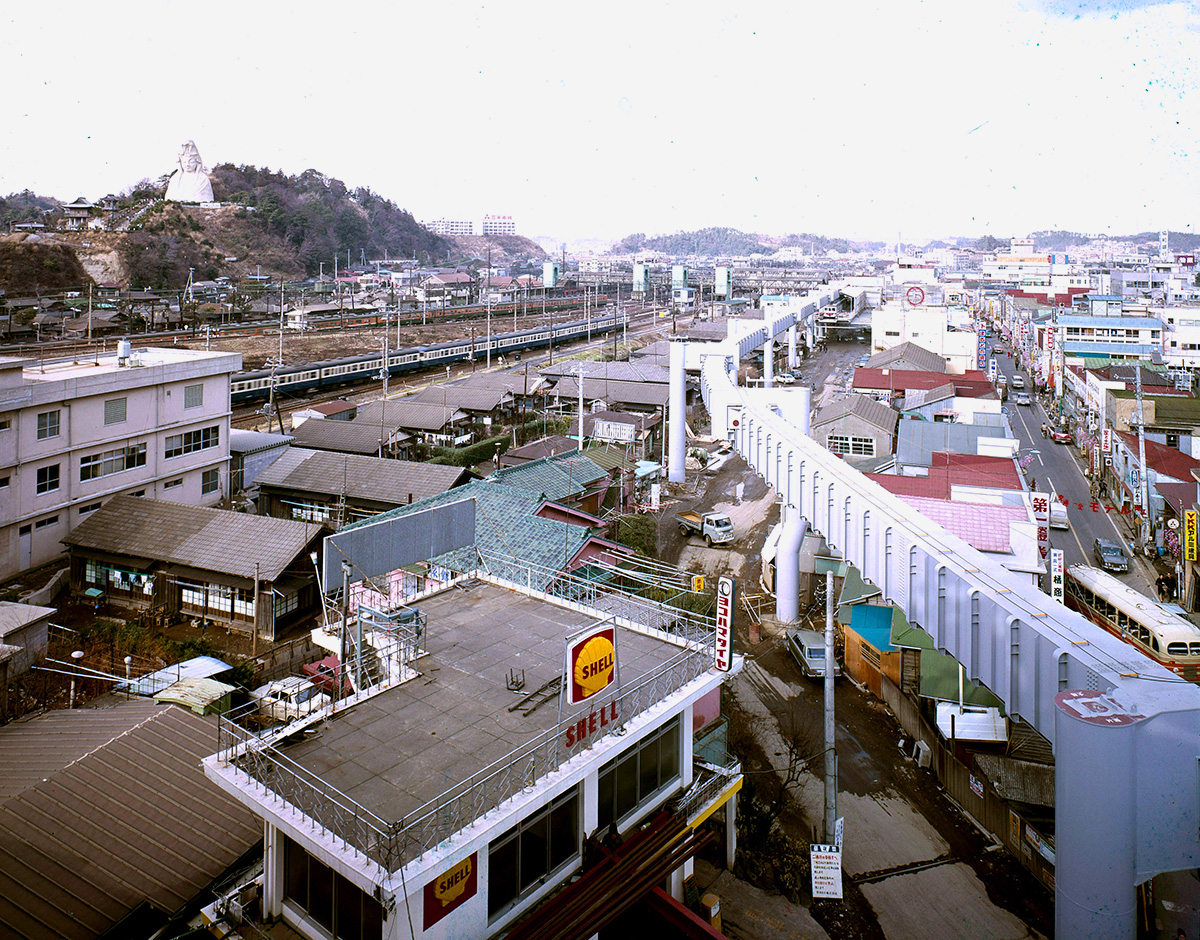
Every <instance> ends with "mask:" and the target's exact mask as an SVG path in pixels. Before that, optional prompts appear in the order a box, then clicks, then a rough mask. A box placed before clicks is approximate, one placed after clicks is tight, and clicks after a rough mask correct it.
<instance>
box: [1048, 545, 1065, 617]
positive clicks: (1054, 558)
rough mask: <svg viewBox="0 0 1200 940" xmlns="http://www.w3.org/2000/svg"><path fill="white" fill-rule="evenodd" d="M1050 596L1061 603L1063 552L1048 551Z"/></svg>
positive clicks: (1053, 549) (1059, 550)
mask: <svg viewBox="0 0 1200 940" xmlns="http://www.w3.org/2000/svg"><path fill="white" fill-rule="evenodd" d="M1050 596H1051V597H1053V598H1054V599H1055V600H1056V601H1058V602H1059V603H1060V604H1061V603H1062V602H1063V550H1062V549H1061V548H1052V549H1050Z"/></svg>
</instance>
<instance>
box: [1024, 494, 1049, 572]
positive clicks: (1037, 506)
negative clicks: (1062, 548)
mask: <svg viewBox="0 0 1200 940" xmlns="http://www.w3.org/2000/svg"><path fill="white" fill-rule="evenodd" d="M1029 501H1030V503H1031V504H1032V506H1033V521H1034V523H1035V524H1036V525H1037V540H1038V557H1039V558H1041V560H1042V561H1045V560H1046V558H1047V557H1048V556H1049V555H1050V497H1049V496H1047V495H1046V494H1045V493H1030V494H1029Z"/></svg>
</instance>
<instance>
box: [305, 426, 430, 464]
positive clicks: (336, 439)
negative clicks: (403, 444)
mask: <svg viewBox="0 0 1200 940" xmlns="http://www.w3.org/2000/svg"><path fill="white" fill-rule="evenodd" d="M292 437H293V438H294V439H295V442H296V444H297V445H299V446H302V447H311V448H315V449H318V450H332V451H338V452H339V453H347V454H368V455H378V453H379V449H380V443H381V439H382V443H383V444H387V443H389V442H395V441H399V440H405V439H406V438H408V437H411V435H408V434H400V435H396V434H395V433H394V429H393V428H385V429H384V430H383V432H382V433H381V432H380V429H379V425H377V424H376V425H371V424H366V423H364V422H361V421H330V420H329V419H328V418H312V419H309V420H308V421H305V422H304V423H303V424H302V425H300V426H299V427H298V428H295V429H293V431H292Z"/></svg>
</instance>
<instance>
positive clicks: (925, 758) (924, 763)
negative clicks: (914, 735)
mask: <svg viewBox="0 0 1200 940" xmlns="http://www.w3.org/2000/svg"><path fill="white" fill-rule="evenodd" d="M932 758H933V755H932V753H931V752H930V750H929V745H928V744H926V743H925V742H924V741H918V742H917V753H916V759H917V766H918V767H928V766H929V764H930V762H931V760H932Z"/></svg>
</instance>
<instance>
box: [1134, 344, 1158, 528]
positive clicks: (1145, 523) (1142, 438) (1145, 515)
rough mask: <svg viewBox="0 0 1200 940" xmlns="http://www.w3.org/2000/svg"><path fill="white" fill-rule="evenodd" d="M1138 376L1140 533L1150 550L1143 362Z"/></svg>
mask: <svg viewBox="0 0 1200 940" xmlns="http://www.w3.org/2000/svg"><path fill="white" fill-rule="evenodd" d="M1134 369H1135V370H1136V372H1135V374H1136V376H1137V423H1138V465H1139V466H1140V467H1141V477H1142V479H1141V484H1142V486H1141V490H1142V530H1141V532H1139V533H1138V535H1139V537H1140V538H1141V540H1142V545H1143V546H1144V548H1145V549H1146V550H1147V551H1149V548H1150V539H1151V538H1153V534H1154V530H1153V529H1152V528H1151V525H1150V471H1149V468H1148V467H1147V466H1146V422H1145V420H1144V419H1143V417H1142V364H1141V362H1139V363H1138V364H1137V365H1136V366H1134Z"/></svg>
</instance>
